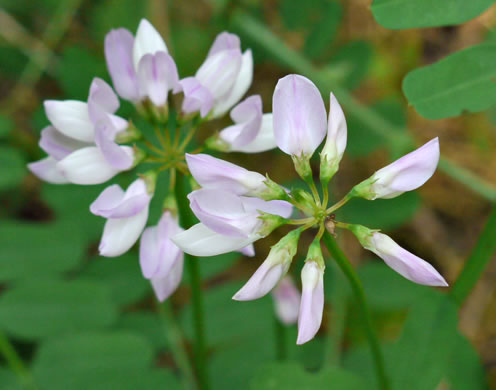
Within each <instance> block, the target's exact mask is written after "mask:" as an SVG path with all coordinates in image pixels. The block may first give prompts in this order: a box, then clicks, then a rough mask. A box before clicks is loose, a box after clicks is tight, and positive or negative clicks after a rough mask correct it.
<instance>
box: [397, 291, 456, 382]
mask: <svg viewBox="0 0 496 390" xmlns="http://www.w3.org/2000/svg"><path fill="white" fill-rule="evenodd" d="M457 323H458V317H457V306H456V305H455V303H454V302H453V301H452V300H451V299H450V298H449V297H448V296H447V295H445V294H441V293H439V292H437V291H435V290H426V291H425V293H424V294H423V295H422V296H419V297H418V300H417V301H416V303H415V304H414V305H413V306H412V307H411V309H410V312H409V314H408V318H407V320H406V322H405V326H404V329H403V332H402V334H401V337H400V339H399V340H398V342H397V343H396V345H395V346H394V353H393V354H392V356H391V359H390V360H389V369H388V372H389V373H390V376H391V382H392V386H391V387H392V388H395V389H402V390H424V389H435V388H437V386H438V385H439V383H440V382H441V380H442V379H443V378H444V377H445V375H446V373H447V372H448V368H449V366H450V363H451V362H450V360H449V358H450V356H452V354H453V352H454V347H455V344H456V340H457V335H458V333H457ZM419 373H422V375H419Z"/></svg>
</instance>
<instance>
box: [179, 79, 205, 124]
mask: <svg viewBox="0 0 496 390" xmlns="http://www.w3.org/2000/svg"><path fill="white" fill-rule="evenodd" d="M179 91H182V92H183V94H184V99H183V105H182V110H183V112H184V113H186V114H191V113H193V112H197V111H200V115H201V117H202V118H204V117H206V116H207V115H208V113H209V112H210V110H211V109H212V106H213V104H214V98H213V96H212V93H211V92H210V91H209V90H208V89H207V88H206V87H205V86H203V85H202V84H201V83H200V82H199V81H198V80H197V79H196V78H195V77H186V78H184V79H182V80H180V81H179V87H177V88H175V89H174V93H177V92H179Z"/></svg>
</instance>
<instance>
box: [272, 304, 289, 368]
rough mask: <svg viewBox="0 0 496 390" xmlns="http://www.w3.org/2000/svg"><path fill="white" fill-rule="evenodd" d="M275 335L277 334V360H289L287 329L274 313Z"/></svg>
mask: <svg viewBox="0 0 496 390" xmlns="http://www.w3.org/2000/svg"><path fill="white" fill-rule="evenodd" d="M274 333H275V336H276V337H275V344H276V358H277V360H280V361H284V360H286V359H287V358H288V348H287V343H286V333H287V332H286V327H285V326H284V324H283V323H282V322H281V321H280V320H279V318H277V315H276V314H275V312H274Z"/></svg>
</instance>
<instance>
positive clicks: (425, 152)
mask: <svg viewBox="0 0 496 390" xmlns="http://www.w3.org/2000/svg"><path fill="white" fill-rule="evenodd" d="M438 162H439V139H438V138H437V137H436V138H434V139H432V140H430V141H429V142H427V143H426V144H424V145H423V146H421V147H420V148H418V149H417V150H414V151H413V152H411V153H408V154H407V155H405V156H403V157H401V158H400V159H398V160H396V161H394V162H393V163H391V164H389V165H388V166H386V167H384V168H382V169H379V170H378V171H377V172H376V173H374V175H373V176H372V178H373V184H372V185H371V191H372V193H374V194H375V197H373V199H376V198H384V199H390V198H394V197H396V196H398V195H401V194H402V193H403V192H405V191H411V190H414V189H416V188H419V187H420V186H421V185H423V184H424V183H425V182H426V181H427V180H429V179H430V178H431V176H432V175H433V174H434V172H435V171H436V167H437V164H438Z"/></svg>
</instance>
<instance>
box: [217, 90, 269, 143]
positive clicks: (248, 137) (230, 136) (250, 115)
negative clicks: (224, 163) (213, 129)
mask: <svg viewBox="0 0 496 390" xmlns="http://www.w3.org/2000/svg"><path fill="white" fill-rule="evenodd" d="M231 118H232V120H233V122H234V123H235V124H234V125H232V126H229V127H227V128H225V129H224V130H222V131H221V132H220V134H219V136H220V138H221V139H222V140H223V141H225V142H227V143H228V144H229V145H230V147H231V148H240V147H243V146H245V145H247V144H249V143H250V142H252V141H253V140H254V139H255V138H256V136H257V135H258V133H259V131H260V128H261V127H262V99H261V98H260V95H254V96H250V97H248V98H246V99H245V100H243V101H242V102H241V103H239V104H238V105H237V106H236V107H234V109H233V110H232V111H231Z"/></svg>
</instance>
